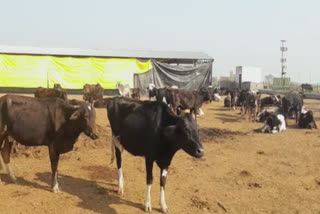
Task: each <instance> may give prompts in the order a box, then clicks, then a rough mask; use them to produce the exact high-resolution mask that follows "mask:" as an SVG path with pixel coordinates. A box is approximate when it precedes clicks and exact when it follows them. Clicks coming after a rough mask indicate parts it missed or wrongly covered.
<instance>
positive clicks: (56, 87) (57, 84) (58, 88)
mask: <svg viewBox="0 0 320 214" xmlns="http://www.w3.org/2000/svg"><path fill="white" fill-rule="evenodd" d="M53 88H54V89H57V90H58V91H63V90H64V89H63V88H62V87H61V85H60V84H59V83H55V84H54V85H53Z"/></svg>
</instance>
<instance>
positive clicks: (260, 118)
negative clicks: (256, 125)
mask: <svg viewBox="0 0 320 214" xmlns="http://www.w3.org/2000/svg"><path fill="white" fill-rule="evenodd" d="M278 114H283V108H280V107H274V108H265V109H263V110H262V111H261V112H259V113H258V115H257V117H256V122H265V121H266V120H267V118H268V117H269V116H270V115H278Z"/></svg>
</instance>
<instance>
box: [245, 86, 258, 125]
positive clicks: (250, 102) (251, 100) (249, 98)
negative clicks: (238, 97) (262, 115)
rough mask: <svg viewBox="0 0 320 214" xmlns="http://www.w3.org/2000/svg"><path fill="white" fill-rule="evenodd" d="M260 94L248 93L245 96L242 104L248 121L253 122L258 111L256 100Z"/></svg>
mask: <svg viewBox="0 0 320 214" xmlns="http://www.w3.org/2000/svg"><path fill="white" fill-rule="evenodd" d="M260 96H261V94H255V93H253V92H248V93H247V94H246V98H245V102H244V114H242V115H245V114H248V118H249V121H255V118H256V116H257V112H258V111H257V110H258V100H259V99H260Z"/></svg>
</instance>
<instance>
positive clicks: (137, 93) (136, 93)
mask: <svg viewBox="0 0 320 214" xmlns="http://www.w3.org/2000/svg"><path fill="white" fill-rule="evenodd" d="M131 97H132V98H133V99H137V100H140V97H141V95H140V88H133V89H132V93H131Z"/></svg>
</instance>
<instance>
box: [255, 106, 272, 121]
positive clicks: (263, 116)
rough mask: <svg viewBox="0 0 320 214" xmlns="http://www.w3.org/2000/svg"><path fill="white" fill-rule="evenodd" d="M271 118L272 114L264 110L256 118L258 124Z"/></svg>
mask: <svg viewBox="0 0 320 214" xmlns="http://www.w3.org/2000/svg"><path fill="white" fill-rule="evenodd" d="M269 116H270V113H269V112H268V111H267V110H266V109H264V110H263V111H262V112H260V113H259V114H258V115H257V117H256V122H264V121H266V120H267V118H268V117H269Z"/></svg>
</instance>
